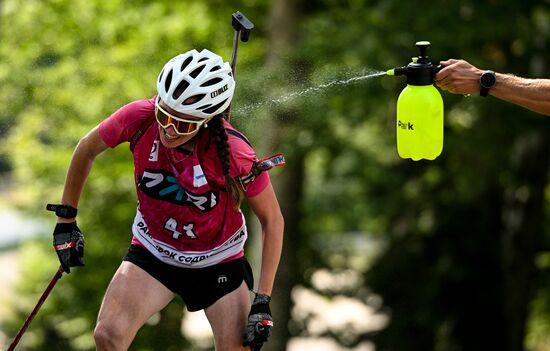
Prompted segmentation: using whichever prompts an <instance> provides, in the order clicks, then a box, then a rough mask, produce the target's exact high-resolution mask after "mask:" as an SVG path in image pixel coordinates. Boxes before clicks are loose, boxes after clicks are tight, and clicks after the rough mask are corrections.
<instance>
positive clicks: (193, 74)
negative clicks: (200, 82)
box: [189, 65, 204, 78]
mask: <svg viewBox="0 0 550 351" xmlns="http://www.w3.org/2000/svg"><path fill="white" fill-rule="evenodd" d="M203 69H204V65H202V66H200V67H197V68H195V69H194V70H193V72H191V73H189V75H190V76H191V77H193V78H197V76H198V75H199V73H201V72H202V70H203Z"/></svg>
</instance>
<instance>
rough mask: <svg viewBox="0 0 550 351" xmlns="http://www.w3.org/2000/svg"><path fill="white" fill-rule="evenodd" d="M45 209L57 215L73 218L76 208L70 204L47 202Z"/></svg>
mask: <svg viewBox="0 0 550 351" xmlns="http://www.w3.org/2000/svg"><path fill="white" fill-rule="evenodd" d="M46 210H48V211H52V212H55V214H56V216H57V217H62V218H75V217H76V214H77V212H78V210H77V209H76V208H74V207H72V206H71V205H62V204H57V205H56V204H47V205H46Z"/></svg>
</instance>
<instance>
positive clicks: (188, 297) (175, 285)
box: [124, 245, 254, 312]
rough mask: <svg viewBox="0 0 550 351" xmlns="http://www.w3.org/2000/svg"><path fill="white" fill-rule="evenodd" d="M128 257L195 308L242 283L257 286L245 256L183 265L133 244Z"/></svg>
mask: <svg viewBox="0 0 550 351" xmlns="http://www.w3.org/2000/svg"><path fill="white" fill-rule="evenodd" d="M124 261H129V262H132V263H133V264H135V265H137V266H138V267H140V268H141V269H143V270H144V271H146V272H147V273H149V275H151V276H152V277H153V278H155V279H156V280H158V281H159V282H161V283H162V284H163V285H164V286H166V287H167V288H168V289H170V290H171V291H173V292H174V293H176V294H178V295H180V296H181V298H182V299H183V302H184V303H185V305H186V306H187V309H188V310H189V311H191V312H193V311H199V310H202V309H204V308H206V307H208V306H210V305H212V304H213V303H214V302H216V301H217V300H218V299H220V298H221V297H223V296H225V295H227V294H229V293H230V292H232V291H233V290H235V289H237V288H238V287H239V286H241V283H242V282H243V280H244V281H245V282H246V284H247V285H248V288H249V289H252V287H253V286H254V278H253V276H252V268H251V267H250V264H249V263H248V261H247V260H246V258H245V257H241V258H238V259H235V260H232V261H228V262H223V263H220V264H217V265H214V266H210V267H205V268H182V267H176V266H172V265H169V264H167V263H164V262H162V261H161V260H159V259H158V258H156V257H155V256H153V254H151V253H150V252H149V251H147V249H145V248H144V247H142V246H140V245H130V247H129V248H128V253H127V254H126V256H124Z"/></svg>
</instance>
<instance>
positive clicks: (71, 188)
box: [58, 127, 108, 223]
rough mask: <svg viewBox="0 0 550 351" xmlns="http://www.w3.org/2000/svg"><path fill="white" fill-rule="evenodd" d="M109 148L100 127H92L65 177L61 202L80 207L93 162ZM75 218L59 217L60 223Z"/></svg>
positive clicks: (71, 220) (81, 142)
mask: <svg viewBox="0 0 550 351" xmlns="http://www.w3.org/2000/svg"><path fill="white" fill-rule="evenodd" d="M107 148H108V146H107V144H105V142H104V141H103V140H102V139H101V136H100V135H99V127H95V128H94V129H92V130H91V131H90V132H89V133H88V134H86V136H84V137H83V138H82V139H80V142H79V143H78V145H77V146H76V149H75V151H74V153H73V157H72V159H71V163H70V164H69V170H68V171H67V176H66V178H65V187H64V190H63V196H62V198H61V203H62V204H65V205H71V206H72V207H74V208H77V207H78V202H79V200H80V194H81V193H82V189H83V188H84V184H85V183H86V179H87V178H88V175H89V174H90V170H91V169H92V165H93V162H94V160H95V158H96V156H97V155H99V154H100V153H101V152H103V151H104V150H106V149H107ZM71 222H74V218H61V217H58V223H71Z"/></svg>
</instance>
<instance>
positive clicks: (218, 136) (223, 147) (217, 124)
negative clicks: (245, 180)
mask: <svg viewBox="0 0 550 351" xmlns="http://www.w3.org/2000/svg"><path fill="white" fill-rule="evenodd" d="M223 120H224V118H223V114H218V115H216V116H214V117H213V118H212V119H211V120H210V121H208V128H210V132H211V133H212V136H213V138H214V141H215V143H216V149H217V151H218V158H219V160H220V164H221V166H222V169H223V174H224V176H225V187H226V189H227V192H228V193H229V196H231V198H232V199H233V200H234V201H235V204H236V206H237V207H239V206H240V205H241V201H242V198H243V191H242V188H241V186H240V184H239V183H238V182H237V180H236V179H235V178H233V177H231V176H230V175H229V167H230V162H231V150H230V148H229V143H228V142H227V133H226V131H225V127H224V125H223Z"/></svg>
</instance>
